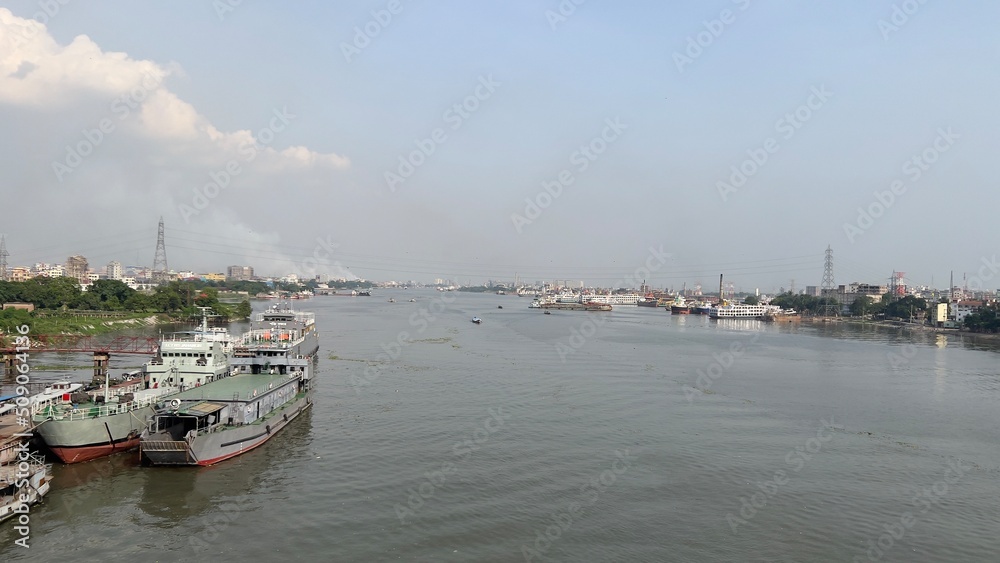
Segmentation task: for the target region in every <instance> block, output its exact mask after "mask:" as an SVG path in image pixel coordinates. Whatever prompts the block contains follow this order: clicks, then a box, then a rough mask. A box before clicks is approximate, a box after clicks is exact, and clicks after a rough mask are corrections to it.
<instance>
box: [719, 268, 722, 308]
mask: <svg viewBox="0 0 1000 563" xmlns="http://www.w3.org/2000/svg"><path fill="white" fill-rule="evenodd" d="M719 306H720V307H721V306H722V274H719Z"/></svg>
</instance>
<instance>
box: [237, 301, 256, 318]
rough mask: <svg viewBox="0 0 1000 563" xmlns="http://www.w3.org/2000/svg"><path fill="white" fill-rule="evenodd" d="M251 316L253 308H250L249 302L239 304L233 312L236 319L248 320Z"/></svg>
mask: <svg viewBox="0 0 1000 563" xmlns="http://www.w3.org/2000/svg"><path fill="white" fill-rule="evenodd" d="M251 314H253V307H251V306H250V302H249V301H242V302H240V304H239V305H237V306H236V310H235V311H234V315H235V316H236V318H237V319H246V318H249V317H250V315H251Z"/></svg>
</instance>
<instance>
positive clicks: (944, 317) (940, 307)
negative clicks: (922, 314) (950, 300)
mask: <svg viewBox="0 0 1000 563" xmlns="http://www.w3.org/2000/svg"><path fill="white" fill-rule="evenodd" d="M928 309H929V311H927V315H928V320H929V321H930V323H931V325H932V326H935V327H938V328H941V327H943V326H945V324H946V323H947V322H948V304H947V303H937V304H932V305H930V306H929V307H928Z"/></svg>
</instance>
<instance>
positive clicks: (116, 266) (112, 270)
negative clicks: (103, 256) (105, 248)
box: [104, 261, 123, 280]
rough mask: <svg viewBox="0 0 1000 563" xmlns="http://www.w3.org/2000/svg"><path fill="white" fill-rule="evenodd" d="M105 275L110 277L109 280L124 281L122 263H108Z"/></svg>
mask: <svg viewBox="0 0 1000 563" xmlns="http://www.w3.org/2000/svg"><path fill="white" fill-rule="evenodd" d="M104 272H105V274H106V275H107V276H108V279H109V280H120V279H122V273H123V272H122V263H121V262H118V261H112V262H108V265H107V267H106V268H104Z"/></svg>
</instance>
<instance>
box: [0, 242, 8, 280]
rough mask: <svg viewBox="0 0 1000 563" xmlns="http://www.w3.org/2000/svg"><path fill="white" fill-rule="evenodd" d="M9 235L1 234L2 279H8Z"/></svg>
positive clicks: (0, 271) (0, 264)
mask: <svg viewBox="0 0 1000 563" xmlns="http://www.w3.org/2000/svg"><path fill="white" fill-rule="evenodd" d="M8 256H10V254H8V253H7V237H5V236H0V280H3V281H7V257H8Z"/></svg>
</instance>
